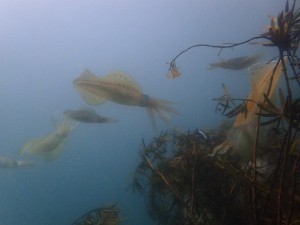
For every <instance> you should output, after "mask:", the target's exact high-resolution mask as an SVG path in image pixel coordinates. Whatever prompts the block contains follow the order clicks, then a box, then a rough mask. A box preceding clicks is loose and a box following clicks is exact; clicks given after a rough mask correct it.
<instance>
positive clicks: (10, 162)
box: [0, 156, 34, 168]
mask: <svg viewBox="0 0 300 225" xmlns="http://www.w3.org/2000/svg"><path fill="white" fill-rule="evenodd" d="M33 165H34V162H33V161H27V160H14V159H11V158H8V157H5V156H0V167H1V168H17V167H28V166H33Z"/></svg>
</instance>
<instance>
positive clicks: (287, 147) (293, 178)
mask: <svg viewBox="0 0 300 225" xmlns="http://www.w3.org/2000/svg"><path fill="white" fill-rule="evenodd" d="M268 27H269V30H268V32H266V33H263V34H260V35H258V36H255V37H252V38H249V39H247V40H245V41H242V42H238V43H225V44H223V45H210V44H197V45H193V46H190V47H188V48H187V49H185V50H183V51H181V52H180V53H179V54H177V55H176V56H175V57H174V58H173V59H172V60H171V62H170V63H169V64H170V68H169V70H172V71H169V73H171V74H173V70H174V68H175V69H176V72H177V73H178V74H180V72H179V71H178V70H177V67H176V62H175V61H176V60H178V58H179V57H180V56H182V55H183V54H184V53H186V52H188V51H189V50H190V49H193V48H199V47H209V48H218V49H220V51H219V54H220V53H221V51H222V50H224V49H227V48H234V47H238V46H240V45H245V44H259V45H262V47H274V48H277V50H278V55H276V56H275V57H274V58H273V59H275V60H276V65H275V68H274V70H273V72H272V75H271V79H270V82H269V87H268V90H267V91H266V92H265V93H263V100H260V101H255V100H254V99H251V98H234V97H232V96H231V95H230V94H229V91H228V90H227V88H226V86H225V85H224V84H223V89H224V95H223V96H221V97H219V98H216V99H214V100H215V101H217V106H216V111H221V112H222V115H225V117H228V118H233V117H235V116H237V115H240V114H243V115H244V117H245V118H247V117H248V116H249V112H248V108H247V104H248V103H251V104H255V105H256V106H257V107H258V112H256V116H257V123H256V125H255V126H256V129H255V132H256V133H255V138H254V143H253V149H252V150H251V151H252V152H251V155H252V157H251V160H250V161H249V162H248V163H247V164H243V165H242V164H241V163H240V159H239V158H238V157H236V156H235V155H234V154H230V152H229V153H227V152H226V154H224V152H223V154H216V156H215V157H210V156H209V154H210V153H211V151H212V149H214V147H216V146H218V145H219V144H221V143H223V142H224V140H226V138H227V137H226V133H227V132H228V131H229V130H230V126H224V125H220V126H219V127H218V128H217V129H215V130H208V131H207V134H208V136H209V137H210V138H209V139H208V140H205V139H204V138H203V137H202V136H201V135H199V134H198V133H197V132H196V131H194V132H187V133H178V132H177V133H176V132H173V133H170V132H163V133H161V134H160V135H159V136H158V137H155V138H154V139H153V141H152V142H150V143H149V144H148V145H146V144H145V142H144V141H142V145H141V148H140V163H139V164H138V166H137V169H136V171H135V176H134V180H133V187H134V188H133V190H135V191H137V192H139V193H141V194H142V195H143V196H144V198H145V203H146V206H147V210H148V212H149V215H150V216H151V217H152V218H153V220H154V221H155V222H156V223H157V224H162V225H171V224H172V225H176V224H183V225H195V224H251V225H252V224H253V225H258V224H272V225H273V224H277V225H281V224H282V225H283V224H284V225H287V224H299V223H300V222H299V221H300V169H299V166H300V148H299V143H300V135H299V131H300V96H299V88H300V75H299V74H300V61H299V56H298V55H297V53H298V52H299V51H298V47H299V42H300V9H296V0H293V1H291V4H290V2H289V1H286V4H285V7H284V9H283V10H282V11H281V12H280V13H279V14H278V15H277V16H276V17H271V22H270V25H269V26H268ZM279 66H280V67H282V74H283V83H284V84H283V88H281V89H278V93H277V95H278V98H279V103H277V102H275V101H274V100H273V99H272V98H271V97H270V96H269V93H270V91H271V87H272V82H273V75H274V74H275V71H276V69H277V67H279ZM280 67H279V68H280ZM175 77H177V76H175V75H174V76H173V78H175ZM263 128H267V129H266V130H267V132H266V133H265V134H264V137H263V138H262V137H261V136H262V129H263Z"/></svg>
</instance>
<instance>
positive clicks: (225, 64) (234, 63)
mask: <svg viewBox="0 0 300 225" xmlns="http://www.w3.org/2000/svg"><path fill="white" fill-rule="evenodd" d="M262 55H263V53H261V52H260V53H256V54H254V55H251V56H242V57H237V58H233V59H223V60H220V61H218V62H215V63H210V64H209V65H210V67H209V69H215V68H218V67H219V68H223V69H229V70H242V69H245V68H248V67H249V66H251V65H253V64H254V63H256V62H257V61H258V59H259V58H260V57H261V56H262Z"/></svg>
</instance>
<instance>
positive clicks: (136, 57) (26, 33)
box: [0, 0, 284, 225]
mask: <svg viewBox="0 0 300 225" xmlns="http://www.w3.org/2000/svg"><path fill="white" fill-rule="evenodd" d="M283 7H284V1H279V0H264V1H261V0H251V1H243V0H227V1H220V0H202V1H200V0H188V1H183V0H163V1H162V0H153V1H143V0H126V1H121V0H44V1H39V0H30V1H23V0H2V1H1V7H0V102H1V110H0V117H1V127H0V132H1V135H0V155H5V156H7V157H11V158H14V159H27V160H35V161H36V165H35V166H34V167H31V168H16V169H1V170H0V225H35V224H36V225H54V224H55V225H68V224H71V223H72V222H73V221H74V220H75V219H77V218H78V217H79V216H81V215H82V214H83V213H85V212H87V211H89V210H91V209H93V208H95V207H99V206H106V205H109V204H112V203H115V202H118V206H119V207H120V208H121V213H122V216H123V217H124V219H125V220H124V222H123V224H131V225H134V224H136V225H141V224H145V225H147V224H153V222H152V221H151V220H150V218H149V217H148V215H147V212H146V209H145V205H144V201H143V197H142V196H140V195H139V194H137V193H136V194H133V193H132V192H131V191H126V189H127V187H128V185H129V184H130V181H131V179H132V177H133V173H134V170H135V167H136V166H137V163H138V151H139V145H140V143H141V139H142V138H144V139H145V141H146V143H149V142H150V141H151V139H152V138H153V137H154V136H155V135H157V134H159V132H160V131H161V130H166V129H170V127H168V126H167V125H165V124H164V123H163V122H162V121H159V120H158V129H157V131H156V132H155V131H154V129H153V128H152V127H151V123H150V121H149V118H148V117H147V114H146V111H145V109H143V108H139V107H130V106H124V105H117V104H115V103H111V102H107V103H105V104H103V105H101V106H96V107H94V108H95V109H96V110H97V112H98V113H99V114H101V115H103V116H108V117H113V118H115V119H118V120H120V122H119V123H114V124H80V125H79V126H78V127H77V129H75V130H74V131H72V132H71V133H70V135H69V137H68V142H67V145H66V149H65V151H64V152H63V154H62V156H61V157H60V158H59V159H57V160H55V161H51V162H48V161H44V160H43V159H41V158H40V157H38V156H32V155H24V156H19V154H18V151H19V148H20V146H21V145H22V143H24V141H26V140H28V139H31V138H35V137H40V136H43V135H46V134H48V133H50V132H52V131H53V130H54V126H53V123H52V122H51V117H52V115H53V114H59V113H62V112H63V111H64V110H65V109H77V108H80V107H82V106H84V105H85V103H84V101H83V100H82V99H81V97H80V95H79V93H78V92H77V91H76V90H75V89H74V87H73V85H72V81H73V80H74V79H75V78H76V77H77V76H78V75H79V74H80V73H82V72H83V70H84V69H86V68H88V69H90V70H91V71H92V72H93V73H94V74H96V75H104V74H106V73H107V72H110V71H112V70H123V71H126V72H127V73H129V74H131V75H132V76H133V77H134V79H135V80H136V81H137V82H138V83H139V84H140V85H141V86H142V88H143V92H144V93H146V94H148V95H150V96H153V97H159V98H163V99H167V100H170V101H173V102H176V103H178V104H177V105H175V108H176V110H178V111H179V112H181V113H182V114H183V116H174V117H173V118H172V124H173V125H174V126H176V127H178V128H180V129H182V130H188V129H190V130H193V129H195V128H215V127H217V126H218V124H219V123H220V121H221V120H222V116H221V115H220V113H215V106H216V102H214V101H212V99H213V98H215V97H219V96H221V95H222V94H223V90H222V86H221V84H222V83H225V84H226V86H227V87H228V89H229V90H230V92H231V94H232V95H233V96H238V97H245V96H246V95H247V93H248V92H249V90H250V86H249V80H248V76H247V71H246V70H242V71H233V72H232V71H226V70H221V69H216V70H207V68H208V64H209V63H210V62H214V61H217V60H218V59H220V58H230V57H237V56H241V55H247V54H253V53H255V52H257V51H259V50H261V47H260V46H255V45H251V46H249V45H246V46H242V47H237V48H234V49H227V50H224V51H222V54H221V56H220V57H218V56H217V54H218V51H219V50H218V49H209V48H197V49H193V50H191V51H189V52H187V53H186V54H184V55H182V56H181V57H180V58H179V59H178V60H177V61H176V62H177V66H178V67H179V69H180V71H181V72H182V76H181V77H179V78H177V79H174V80H167V79H166V73H167V71H168V65H167V64H166V63H167V62H170V61H171V60H172V59H173V57H175V55H176V54H177V53H179V52H180V51H182V50H184V49H185V48H187V47H189V46H190V45H194V44H198V43H205V44H222V43H224V42H239V41H243V40H246V39H248V38H250V37H253V36H256V35H258V34H261V33H263V32H264V29H265V27H266V25H267V24H268V23H269V17H268V15H276V14H277V13H278V12H279V11H280V10H281V9H282V8H283ZM265 52H266V54H265V58H266V59H268V56H270V55H272V54H273V53H274V52H273V50H272V49H265Z"/></svg>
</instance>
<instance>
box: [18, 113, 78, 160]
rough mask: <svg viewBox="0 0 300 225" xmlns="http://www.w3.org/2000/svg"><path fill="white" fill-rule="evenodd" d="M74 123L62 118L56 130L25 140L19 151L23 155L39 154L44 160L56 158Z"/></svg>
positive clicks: (61, 150) (74, 125)
mask: <svg viewBox="0 0 300 225" xmlns="http://www.w3.org/2000/svg"><path fill="white" fill-rule="evenodd" d="M75 127H76V124H75V123H74V122H73V121H71V120H70V119H67V118H64V119H63V120H62V122H61V123H60V124H59V125H58V126H57V128H56V130H55V131H54V132H52V133H50V134H48V135H46V136H44V137H39V138H34V139H31V140H28V141H26V142H25V143H24V144H23V145H22V146H21V148H20V151H19V153H20V154H21V155H23V154H24V153H28V154H30V155H41V156H43V157H44V159H45V160H54V159H57V158H58V157H59V156H60V155H61V153H62V152H63V150H64V147H65V144H66V139H67V136H68V134H69V132H70V131H71V130H73V129H74V128H75Z"/></svg>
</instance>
